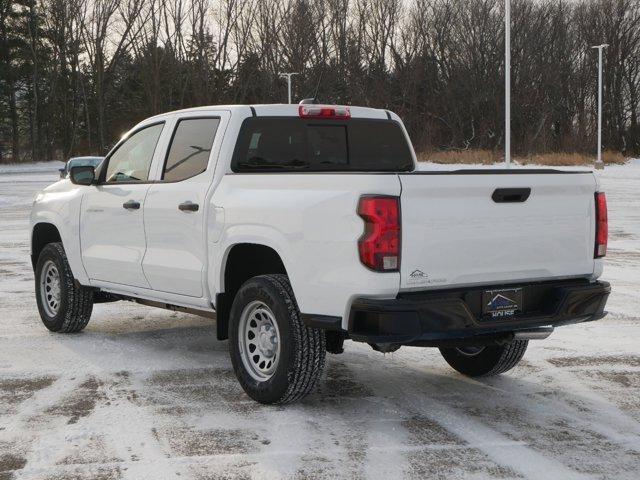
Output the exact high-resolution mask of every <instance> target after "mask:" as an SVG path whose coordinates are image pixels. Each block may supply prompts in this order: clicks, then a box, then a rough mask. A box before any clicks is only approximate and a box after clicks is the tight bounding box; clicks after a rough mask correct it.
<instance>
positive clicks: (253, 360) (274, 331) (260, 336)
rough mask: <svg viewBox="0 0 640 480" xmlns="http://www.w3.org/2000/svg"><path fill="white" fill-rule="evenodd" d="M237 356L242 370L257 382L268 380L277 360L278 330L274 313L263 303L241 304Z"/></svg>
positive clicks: (278, 357) (278, 351)
mask: <svg viewBox="0 0 640 480" xmlns="http://www.w3.org/2000/svg"><path fill="white" fill-rule="evenodd" d="M238 343H239V345H238V346H239V347H240V356H241V357H242V363H243V365H244V368H245V370H247V372H249V375H251V377H253V378H254V379H255V380H258V381H259V382H264V381H267V380H269V379H270V378H271V377H272V376H273V374H274V372H275V371H276V368H277V366H278V360H279V359H280V331H279V330H278V323H277V322H276V319H275V315H274V314H273V312H272V311H271V309H270V308H269V307H268V306H267V305H265V304H264V303H263V302H260V301H255V302H251V303H250V304H249V305H247V306H246V307H244V310H243V311H242V314H241V316H240V323H239V325H238Z"/></svg>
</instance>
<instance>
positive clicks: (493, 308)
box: [482, 288, 523, 320]
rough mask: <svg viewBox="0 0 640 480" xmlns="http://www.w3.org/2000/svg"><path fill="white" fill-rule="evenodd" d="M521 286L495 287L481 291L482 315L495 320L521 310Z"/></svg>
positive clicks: (510, 315) (512, 315) (513, 314)
mask: <svg viewBox="0 0 640 480" xmlns="http://www.w3.org/2000/svg"><path fill="white" fill-rule="evenodd" d="M522 300H523V295H522V288H497V289H491V290H484V291H483V292H482V316H483V317H485V318H491V319H495V320H499V319H503V318H511V317H514V316H516V315H517V314H518V313H521V312H522Z"/></svg>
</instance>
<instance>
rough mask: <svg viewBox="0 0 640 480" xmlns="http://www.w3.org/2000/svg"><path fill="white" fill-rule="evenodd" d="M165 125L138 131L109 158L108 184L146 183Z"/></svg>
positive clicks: (106, 176)
mask: <svg viewBox="0 0 640 480" xmlns="http://www.w3.org/2000/svg"><path fill="white" fill-rule="evenodd" d="M163 127H164V123H158V124H156V125H151V126H149V127H146V128H143V129H142V130H138V131H137V132H135V133H134V134H133V135H131V136H130V137H129V138H128V139H126V140H125V141H124V143H122V144H121V145H120V146H119V147H118V149H117V150H116V151H115V152H113V154H112V155H111V156H110V157H109V158H108V160H107V161H108V162H109V163H108V164H107V173H106V175H105V181H106V182H107V183H119V182H146V181H147V180H148V179H149V168H150V167H151V160H153V152H154V151H155V149H156V144H157V143H158V138H160V133H162V129H163Z"/></svg>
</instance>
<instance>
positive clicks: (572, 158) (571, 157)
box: [417, 150, 627, 166]
mask: <svg viewBox="0 0 640 480" xmlns="http://www.w3.org/2000/svg"><path fill="white" fill-rule="evenodd" d="M417 156H418V161H420V162H433V163H444V164H448V163H458V164H466V165H470V164H476V165H477V164H480V165H492V164H494V163H500V162H502V161H503V158H504V156H503V152H502V151H494V150H448V151H438V152H435V151H433V152H420V153H417ZM514 160H515V162H516V163H518V164H520V165H548V166H590V165H593V163H594V162H595V158H594V156H593V155H588V154H584V153H561V152H560V153H541V154H535V155H529V156H515V157H514ZM602 160H603V161H604V163H605V164H606V165H622V164H623V163H625V161H626V160H627V159H626V158H625V157H624V156H623V155H622V154H621V153H620V152H613V151H610V150H607V151H604V152H603V153H602Z"/></svg>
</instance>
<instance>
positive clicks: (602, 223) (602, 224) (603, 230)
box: [594, 192, 609, 258]
mask: <svg viewBox="0 0 640 480" xmlns="http://www.w3.org/2000/svg"><path fill="white" fill-rule="evenodd" d="M608 238H609V218H608V215H607V196H606V195H605V194H604V192H596V248H595V255H594V257H595V258H602V257H604V256H605V255H606V254H607V240H608Z"/></svg>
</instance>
